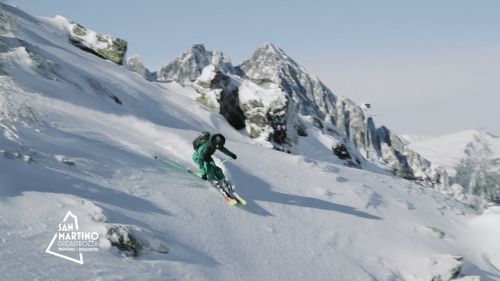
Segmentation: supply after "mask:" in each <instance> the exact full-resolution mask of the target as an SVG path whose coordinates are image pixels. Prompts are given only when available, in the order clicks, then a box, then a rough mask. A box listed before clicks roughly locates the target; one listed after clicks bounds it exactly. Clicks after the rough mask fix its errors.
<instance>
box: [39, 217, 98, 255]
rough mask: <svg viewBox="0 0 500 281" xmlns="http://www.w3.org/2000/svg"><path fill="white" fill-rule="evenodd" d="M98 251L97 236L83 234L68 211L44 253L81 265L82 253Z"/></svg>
mask: <svg viewBox="0 0 500 281" xmlns="http://www.w3.org/2000/svg"><path fill="white" fill-rule="evenodd" d="M97 251H99V234H98V233H97V232H83V231H80V228H79V226H78V218H77V217H76V216H75V215H73V213H71V211H68V213H67V214H66V216H65V217H64V219H63V220H62V223H60V224H59V225H58V229H57V232H56V233H55V234H54V237H52V240H51V241H50V244H49V246H48V247H47V249H46V250H45V252H46V253H48V254H51V255H54V256H56V257H60V258H63V259H66V260H69V261H72V262H76V263H79V264H83V254H82V253H83V252H97Z"/></svg>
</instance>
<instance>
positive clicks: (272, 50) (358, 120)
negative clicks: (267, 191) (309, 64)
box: [239, 44, 431, 179]
mask: <svg viewBox="0 0 500 281" xmlns="http://www.w3.org/2000/svg"><path fill="white" fill-rule="evenodd" d="M239 73H240V74H241V75H242V76H243V77H244V78H246V79H249V80H251V81H253V82H255V83H256V84H259V85H261V86H263V87H269V85H277V86H278V87H279V88H280V89H281V90H282V91H283V92H285V93H286V94H287V100H288V105H289V106H290V107H295V108H296V110H297V111H298V112H300V114H302V115H309V116H312V117H313V118H314V120H316V124H318V127H322V126H324V125H323V123H331V124H332V125H334V126H335V127H336V128H338V130H339V131H340V132H341V133H343V134H344V135H345V136H346V137H347V139H348V140H349V141H351V142H352V143H353V144H354V145H355V146H356V147H357V148H358V149H359V150H360V151H361V152H362V153H363V155H365V157H366V158H367V159H369V160H374V161H381V162H383V163H385V164H386V165H388V166H389V167H390V168H391V169H392V170H393V172H394V173H395V174H396V175H398V176H401V177H403V178H407V179H415V178H419V179H429V177H430V174H431V170H430V162H429V161H427V160H425V159H424V158H423V157H421V156H420V155H418V154H417V153H415V152H414V151H412V150H410V149H408V148H407V147H406V146H405V145H404V143H403V142H402V141H401V140H400V139H399V137H398V136H396V135H395V134H393V133H391V131H390V130H389V129H387V128H386V127H381V128H376V126H375V123H374V121H373V119H372V118H366V117H365V114H364V111H363V109H362V108H361V107H360V106H359V105H357V104H356V103H354V102H353V101H351V100H350V99H348V98H346V97H337V96H335V95H334V94H333V93H332V92H331V91H330V90H329V89H328V88H327V87H326V86H325V85H324V84H323V83H322V82H321V81H320V80H319V79H318V78H316V77H313V76H311V75H310V74H308V73H307V71H306V70H305V69H304V68H303V67H302V66H300V65H298V64H297V63H296V62H295V61H294V60H292V59H291V58H290V57H289V56H287V55H286V54H285V52H284V51H283V50H281V49H279V48H277V47H276V46H273V45H271V44H265V45H264V46H263V47H261V48H259V49H257V51H255V53H254V54H253V56H252V57H251V58H250V59H249V60H247V61H245V62H243V63H242V64H241V65H240V66H239ZM292 111H293V110H292ZM283 119H284V120H287V119H289V118H286V117H285V118H283ZM293 125H296V124H293ZM285 127H286V126H285ZM290 132H291V131H290ZM285 133H287V132H285ZM291 144H292V145H293V142H292V143H291ZM332 149H333V150H334V151H335V149H334V148H332ZM337 156H338V155H337ZM349 163H350V165H353V166H354V163H356V162H349Z"/></svg>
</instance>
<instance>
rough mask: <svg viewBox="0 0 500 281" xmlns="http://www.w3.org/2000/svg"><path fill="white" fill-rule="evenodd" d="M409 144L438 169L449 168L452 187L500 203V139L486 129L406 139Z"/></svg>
mask: <svg viewBox="0 0 500 281" xmlns="http://www.w3.org/2000/svg"><path fill="white" fill-rule="evenodd" d="M403 138H404V140H405V141H406V143H407V144H408V145H409V146H410V148H412V149H413V150H415V151H418V152H419V153H420V154H421V155H423V156H424V157H425V158H426V159H429V160H430V161H431V162H432V164H433V165H434V166H435V167H436V168H438V167H442V168H444V169H446V171H447V173H448V174H449V175H450V179H449V181H450V184H451V185H452V184H454V183H456V184H459V185H461V186H462V187H464V189H465V190H464V192H465V193H466V194H474V195H477V196H480V197H483V198H486V199H488V200H491V201H494V202H497V203H500V138H499V137H498V136H495V135H492V134H490V133H488V132H486V131H484V130H469V131H463V132H458V133H455V134H451V135H445V136H440V137H421V136H409V135H406V136H403Z"/></svg>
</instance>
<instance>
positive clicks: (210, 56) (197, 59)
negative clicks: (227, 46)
mask: <svg viewBox="0 0 500 281" xmlns="http://www.w3.org/2000/svg"><path fill="white" fill-rule="evenodd" d="M209 64H212V65H215V66H216V67H217V69H218V70H220V71H223V72H225V73H233V72H234V68H233V66H232V64H231V60H230V59H229V57H228V56H227V55H225V54H224V53H221V52H211V51H207V50H206V49H205V46H204V45H203V44H196V45H193V47H191V49H189V50H188V51H187V52H185V53H184V54H182V55H181V56H180V57H178V58H176V59H175V60H174V61H172V62H170V63H168V64H167V65H165V66H164V67H162V68H161V69H160V71H159V72H158V78H157V79H158V81H166V82H171V81H176V82H179V83H181V84H185V83H190V82H193V81H194V80H196V78H197V77H198V76H199V75H200V74H201V71H202V70H203V68H204V67H205V66H207V65H209Z"/></svg>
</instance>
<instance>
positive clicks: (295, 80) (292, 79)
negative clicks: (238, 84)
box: [238, 44, 336, 119]
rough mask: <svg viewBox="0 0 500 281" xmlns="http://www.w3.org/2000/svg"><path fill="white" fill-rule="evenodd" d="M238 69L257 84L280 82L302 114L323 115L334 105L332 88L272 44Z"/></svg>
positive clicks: (266, 45) (267, 45)
mask: <svg viewBox="0 0 500 281" xmlns="http://www.w3.org/2000/svg"><path fill="white" fill-rule="evenodd" d="M238 69H239V72H240V73H241V75H242V76H243V78H246V79H249V80H251V81H252V82H254V83H256V84H257V85H264V86H265V85H266V84H268V83H274V84H276V85H278V86H279V87H280V88H281V89H282V90H283V91H284V92H286V93H288V94H289V95H290V97H291V98H292V99H293V101H294V102H295V103H296V105H297V109H298V111H299V112H300V113H301V114H303V115H311V114H312V115H316V116H318V117H320V118H321V119H323V118H324V117H325V116H326V115H327V114H328V113H330V111H331V110H332V109H333V108H334V105H335V98H336V97H335V96H334V95H333V94H332V92H331V91H330V90H329V89H328V88H327V87H326V86H325V85H324V84H323V83H322V82H321V81H320V80H319V79H317V78H316V77H313V76H311V75H309V74H308V73H307V71H306V70H305V69H304V68H303V67H302V66H300V65H299V64H297V63H296V62H295V61H294V60H293V59H292V58H290V57H289V56H287V55H286V54H285V52H284V51H283V50H281V49H280V48H278V47H276V46H274V45H272V44H265V45H264V46H263V47H261V48H259V49H257V50H256V51H255V52H254V54H253V55H252V57H251V58H250V59H249V60H247V61H245V62H243V63H242V64H241V65H240V66H239V68H238Z"/></svg>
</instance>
